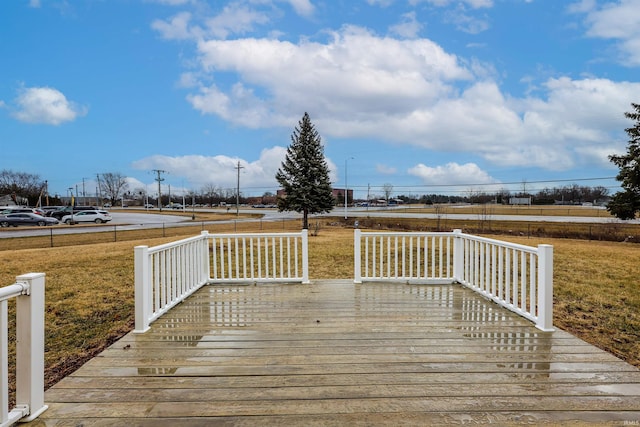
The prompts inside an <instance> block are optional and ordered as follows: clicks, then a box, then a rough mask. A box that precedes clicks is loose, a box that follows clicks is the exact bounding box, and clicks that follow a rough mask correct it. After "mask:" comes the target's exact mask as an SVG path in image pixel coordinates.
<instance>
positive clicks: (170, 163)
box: [132, 146, 337, 194]
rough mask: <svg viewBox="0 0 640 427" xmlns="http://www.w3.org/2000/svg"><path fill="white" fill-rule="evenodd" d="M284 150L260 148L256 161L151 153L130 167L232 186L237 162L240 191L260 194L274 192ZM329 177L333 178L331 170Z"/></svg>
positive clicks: (195, 183)
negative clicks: (152, 154) (239, 173)
mask: <svg viewBox="0 0 640 427" xmlns="http://www.w3.org/2000/svg"><path fill="white" fill-rule="evenodd" d="M286 153H287V149H286V147H279V146H275V147H272V148H269V149H264V150H262V152H261V153H260V157H259V158H258V159H257V160H253V161H249V160H245V159H240V158H237V157H229V156H223V155H218V156H202V155H189V156H176V157H172V156H164V155H155V156H150V157H146V158H144V159H140V160H137V161H135V162H134V163H133V164H132V167H133V168H134V169H138V170H153V169H161V170H164V171H167V172H168V174H169V175H170V176H174V177H180V178H184V179H185V180H187V181H189V183H190V184H191V185H192V186H193V187H192V188H195V189H200V188H202V187H203V186H205V185H209V184H213V185H215V186H216V187H220V188H229V189H235V188H236V187H237V179H238V170H237V166H238V162H240V166H241V168H242V169H241V175H240V181H241V189H240V190H241V191H242V192H243V193H244V194H262V193H263V192H264V191H275V190H276V189H277V188H278V183H277V181H276V179H275V175H276V172H277V170H278V169H279V168H280V166H281V165H282V161H283V160H284V159H285V156H286ZM327 164H328V167H329V170H330V171H336V170H337V168H336V166H335V164H333V163H332V162H331V161H330V160H329V159H327ZM329 177H330V179H331V180H332V181H335V178H336V175H335V172H330V174H329Z"/></svg>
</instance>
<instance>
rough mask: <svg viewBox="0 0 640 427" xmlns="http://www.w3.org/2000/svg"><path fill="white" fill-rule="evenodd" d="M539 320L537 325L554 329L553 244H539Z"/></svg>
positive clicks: (543, 328)
mask: <svg viewBox="0 0 640 427" xmlns="http://www.w3.org/2000/svg"><path fill="white" fill-rule="evenodd" d="M537 318H538V321H537V323H536V327H537V328H538V329H541V330H543V331H548V332H551V331H553V330H554V329H553V246H551V245H538V317H537Z"/></svg>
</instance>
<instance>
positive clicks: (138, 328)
mask: <svg viewBox="0 0 640 427" xmlns="http://www.w3.org/2000/svg"><path fill="white" fill-rule="evenodd" d="M134 255H135V259H134V267H135V316H136V320H135V329H134V330H133V332H134V333H137V334H141V333H144V332H146V331H148V330H149V314H150V312H151V310H150V307H151V280H150V277H149V246H136V247H135V248H134Z"/></svg>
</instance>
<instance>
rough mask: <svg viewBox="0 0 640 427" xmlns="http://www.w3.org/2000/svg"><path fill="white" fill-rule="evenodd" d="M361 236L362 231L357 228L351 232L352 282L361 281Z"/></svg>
mask: <svg viewBox="0 0 640 427" xmlns="http://www.w3.org/2000/svg"><path fill="white" fill-rule="evenodd" d="M361 236H362V232H361V231H360V229H359V228H356V229H355V230H354V234H353V283H362V255H361V254H360V250H361V246H360V239H361Z"/></svg>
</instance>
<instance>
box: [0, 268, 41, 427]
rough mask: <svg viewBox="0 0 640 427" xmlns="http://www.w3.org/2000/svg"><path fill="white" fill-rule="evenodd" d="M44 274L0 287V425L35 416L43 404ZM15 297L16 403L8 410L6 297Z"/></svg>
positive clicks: (32, 274) (31, 274) (30, 275)
mask: <svg viewBox="0 0 640 427" xmlns="http://www.w3.org/2000/svg"><path fill="white" fill-rule="evenodd" d="M44 277H45V275H44V274H43V273H29V274H24V275H22V276H18V277H16V283H15V284H13V285H9V286H5V287H3V288H0V404H1V405H2V408H1V409H0V427H5V426H10V425H13V424H15V423H17V422H27V421H32V420H34V419H36V418H37V417H38V416H39V415H40V414H41V413H42V412H44V411H45V410H46V409H47V406H46V405H45V404H44ZM10 298H16V405H15V407H14V408H13V409H12V410H9V384H8V378H9V354H8V347H9V343H8V335H9V334H8V325H9V321H8V300H9V299H10Z"/></svg>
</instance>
